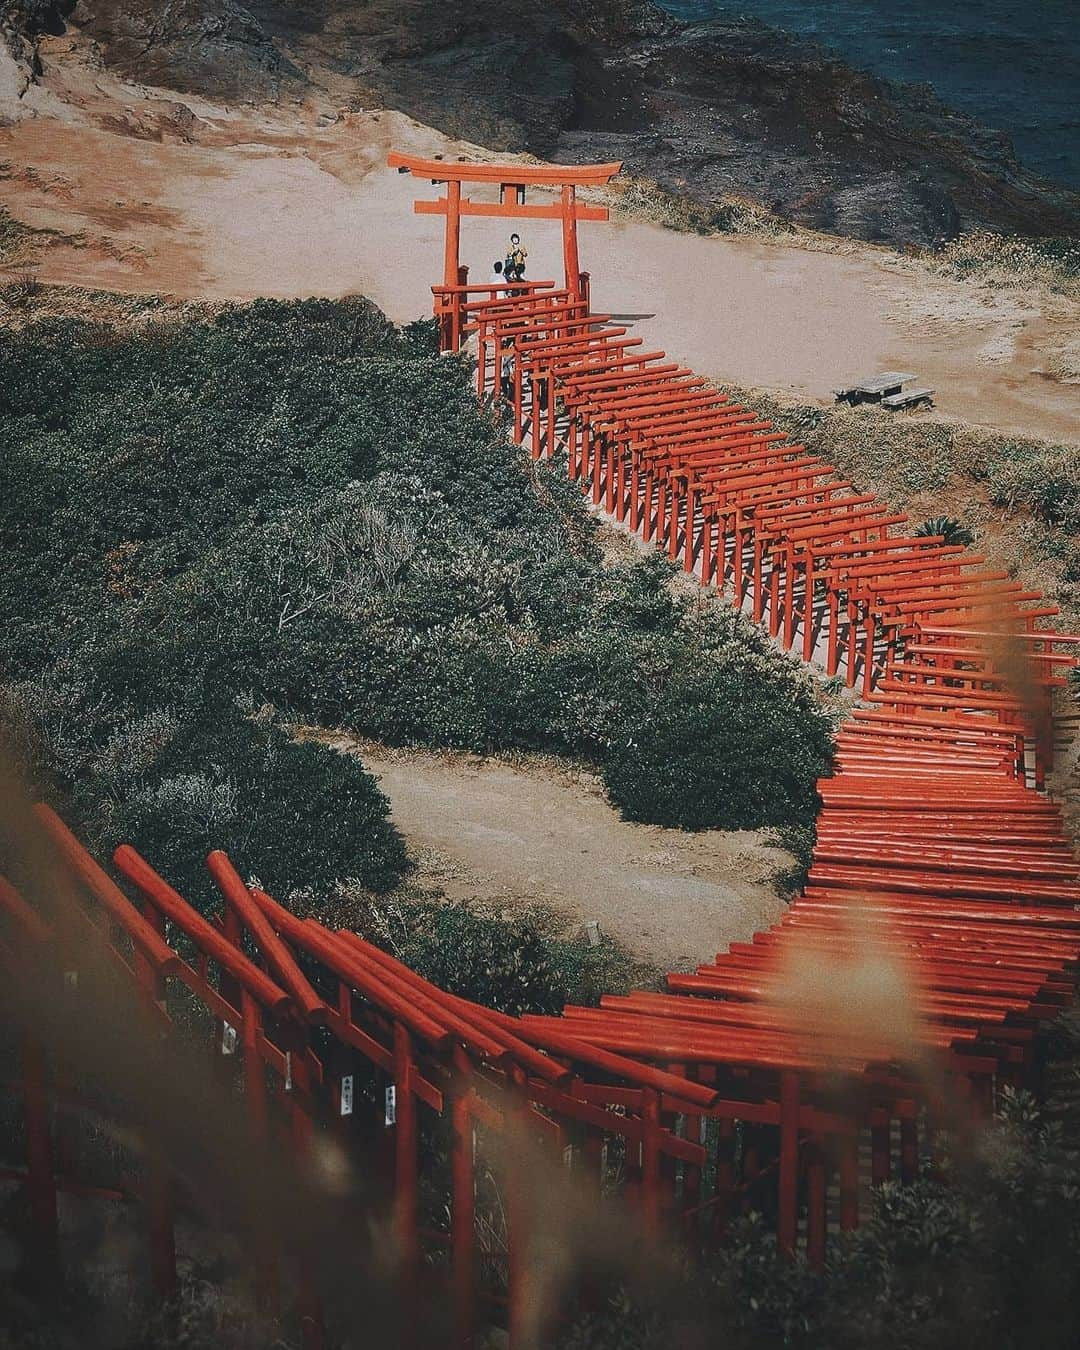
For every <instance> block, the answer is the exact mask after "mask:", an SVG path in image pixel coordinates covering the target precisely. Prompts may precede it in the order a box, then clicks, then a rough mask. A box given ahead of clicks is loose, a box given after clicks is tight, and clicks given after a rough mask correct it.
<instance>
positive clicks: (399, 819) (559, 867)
mask: <svg viewBox="0 0 1080 1350" xmlns="http://www.w3.org/2000/svg"><path fill="white" fill-rule="evenodd" d="M329 740H330V743H331V744H334V745H336V746H338V747H339V748H341V749H349V748H351V747H355V748H356V749H357V750H358V753H359V754H360V756H361V758H362V760H363V763H364V767H365V768H367V769H368V770H370V771H371V772H372V773H373V774H374V775H375V776H376V777H377V778H378V780H379V786H380V787H381V788H382V790H383V791H384V792H385V793H386V794H387V796H388V797H389V798H390V802H391V806H392V809H393V811H392V813H393V819H394V823H395V824H396V825H397V827H398V829H399V830H401V832H402V834H403V835H404V836H405V839H406V841H407V842H408V845H409V849H410V851H411V852H412V853H413V855H414V856H415V857H416V858H417V860H418V862H419V866H420V876H419V880H420V881H421V883H422V884H424V885H428V886H435V887H438V888H439V889H441V890H444V891H445V892H446V894H447V895H448V896H450V897H451V898H452V899H468V898H474V897H478V898H480V899H482V900H484V901H485V902H488V903H492V904H495V905H500V906H505V907H507V908H511V909H512V908H514V907H516V906H519V905H521V904H523V903H527V902H535V901H540V902H542V903H544V904H546V905H548V906H550V907H551V908H552V909H554V910H555V911H557V912H558V913H559V914H561V915H563V916H564V917H565V918H566V919H567V920H568V921H570V922H571V923H573V924H575V925H577V924H584V923H586V922H588V921H589V920H591V919H596V920H598V921H599V923H600V926H601V929H602V930H603V931H604V932H605V933H607V934H608V935H609V936H611V937H614V938H617V939H618V940H619V941H621V942H622V943H623V944H624V945H625V946H626V947H628V948H629V949H630V950H631V951H632V952H634V954H635V955H637V956H639V957H641V958H643V959H645V960H648V961H650V962H653V963H655V964H656V965H657V966H658V967H659V968H660V969H662V970H676V969H682V970H686V969H692V968H693V967H695V966H697V965H699V964H700V963H701V962H702V961H705V960H710V959H711V958H712V956H713V955H714V954H715V953H716V952H717V951H720V950H723V949H725V948H726V947H727V945H728V943H730V942H735V941H748V940H749V939H750V938H751V936H752V935H753V934H754V933H755V932H756V931H757V930H758V929H761V928H765V927H767V926H768V925H769V924H770V923H773V922H775V921H776V920H777V919H778V918H779V917H780V915H781V914H782V913H783V912H784V910H785V909H786V905H785V904H784V902H783V901H782V900H781V899H779V897H778V896H777V895H776V893H775V892H774V891H773V889H772V887H771V885H770V880H769V879H770V878H771V877H772V876H773V875H774V874H775V873H776V871H777V870H778V869H779V868H782V867H784V866H787V865H789V864H790V862H791V859H790V856H789V855H788V854H787V853H785V852H784V851H783V850H781V849H777V848H773V847H771V846H769V845H768V844H767V843H766V842H765V840H764V837H763V835H762V834H760V833H758V832H755V831H748V830H741V831H735V832H731V833H724V832H721V831H718V830H706V831H703V832H701V833H699V834H685V833H683V832H682V831H680V830H663V829H660V828H658V827H656V826H652V825H632V824H629V823H628V822H627V821H624V820H620V818H619V816H618V814H617V812H615V811H614V810H613V809H612V807H611V806H610V805H609V804H608V802H607V800H606V799H605V797H604V794H603V790H602V788H601V787H600V786H599V785H598V784H597V783H595V781H594V780H592V779H591V778H590V776H589V775H588V774H585V773H582V772H574V771H571V770H569V769H568V770H566V771H565V772H562V771H559V770H558V769H555V770H553V769H552V766H551V764H550V763H549V762H548V761H546V760H543V761H538V762H537V763H535V764H534V763H531V762H529V761H524V762H515V763H513V764H511V763H508V762H506V761H502V760H480V759H475V758H473V757H470V756H464V755H460V756H459V755H446V754H431V753H427V752H424V751H394V750H387V749H385V748H383V747H379V746H375V745H373V744H372V743H370V742H354V741H351V740H350V739H349V738H348V737H332V738H329Z"/></svg>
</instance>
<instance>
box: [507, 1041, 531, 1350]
mask: <svg viewBox="0 0 1080 1350" xmlns="http://www.w3.org/2000/svg"><path fill="white" fill-rule="evenodd" d="M511 1082H512V1084H513V1086H512V1088H511V1090H510V1099H509V1100H510V1111H509V1112H508V1123H509V1124H510V1125H511V1128H513V1129H515V1130H517V1131H519V1132H520V1134H519V1138H518V1139H517V1140H516V1141H514V1143H515V1145H516V1147H517V1148H518V1149H520V1150H521V1151H522V1153H523V1154H524V1155H525V1156H527V1153H526V1152H525V1151H526V1149H527V1147H528V1141H527V1131H526V1120H527V1119H528V1114H529V1099H528V1095H527V1090H528V1079H527V1077H526V1074H525V1071H524V1069H521V1068H520V1067H518V1066H517V1065H515V1066H514V1067H513V1068H512V1070H511ZM506 1210H507V1213H506V1219H507V1225H506V1226H507V1239H506V1265H507V1271H506V1277H507V1296H508V1307H507V1333H508V1340H509V1342H510V1346H509V1350H524V1347H525V1346H526V1336H527V1334H528V1330H529V1303H530V1297H531V1289H530V1284H529V1273H530V1270H531V1261H530V1252H529V1246H530V1242H529V1231H530V1225H529V1213H528V1206H527V1201H526V1195H525V1190H524V1187H523V1186H522V1182H521V1173H520V1170H519V1167H518V1166H517V1165H516V1164H515V1162H513V1161H511V1164H510V1166H509V1167H508V1168H507V1169H506Z"/></svg>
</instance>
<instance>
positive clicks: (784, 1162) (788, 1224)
mask: <svg viewBox="0 0 1080 1350" xmlns="http://www.w3.org/2000/svg"><path fill="white" fill-rule="evenodd" d="M778 1189H779V1194H778V1197H777V1199H778V1214H777V1241H778V1245H779V1247H780V1252H781V1254H782V1255H784V1256H788V1257H791V1256H794V1255H795V1237H796V1232H797V1229H798V1213H799V1075H798V1074H797V1073H794V1072H792V1071H791V1070H790V1069H785V1070H784V1071H783V1072H782V1073H781V1074H780V1181H779V1188H778Z"/></svg>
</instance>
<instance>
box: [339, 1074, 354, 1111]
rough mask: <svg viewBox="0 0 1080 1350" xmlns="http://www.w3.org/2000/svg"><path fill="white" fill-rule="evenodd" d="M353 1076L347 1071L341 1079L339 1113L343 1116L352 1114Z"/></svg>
mask: <svg viewBox="0 0 1080 1350" xmlns="http://www.w3.org/2000/svg"><path fill="white" fill-rule="evenodd" d="M352 1094H353V1076H352V1074H351V1073H347V1074H345V1075H344V1076H343V1077H342V1080H341V1114H342V1115H343V1116H351V1115H352V1104H353V1095H352Z"/></svg>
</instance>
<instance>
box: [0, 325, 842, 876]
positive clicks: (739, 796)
mask: <svg viewBox="0 0 1080 1350" xmlns="http://www.w3.org/2000/svg"><path fill="white" fill-rule="evenodd" d="M433 337H434V334H433V330H432V326H431V325H430V324H417V325H413V326H411V327H410V328H408V329H404V330H400V331H399V330H396V329H394V328H393V327H392V326H391V325H390V324H388V323H387V322H386V320H385V319H384V318H383V317H382V315H381V314H379V313H378V311H377V310H375V309H374V308H373V307H372V306H371V305H369V304H368V303H367V302H366V301H363V300H351V301H344V302H330V301H307V302H302V303H296V304H285V303H280V302H270V301H261V302H258V303H256V304H254V305H250V306H246V307H228V308H225V309H223V310H222V311H220V312H219V313H216V314H210V315H198V316H195V317H194V318H188V319H187V320H186V321H170V320H166V319H162V320H160V321H158V322H157V323H156V324H154V325H152V326H148V327H146V328H145V329H143V330H142V331H141V332H139V333H137V334H133V335H127V336H124V335H122V334H119V333H117V331H116V330H114V329H111V328H107V327H105V326H103V325H100V324H87V323H80V322H74V321H58V320H47V321H43V322H40V323H30V324H28V325H27V326H26V327H25V328H24V329H23V330H22V331H21V332H20V333H18V334H13V335H12V334H9V335H8V336H6V337H5V338H3V339H2V340H0V390H2V393H0V432H2V433H3V435H4V439H5V444H6V446H7V450H6V453H5V456H4V457H3V460H2V461H0V545H2V547H3V549H4V554H5V560H6V565H5V569H4V574H3V577H2V579H0V601H2V603H3V606H4V612H5V617H6V620H7V622H6V623H5V626H4V628H3V629H2V630H0V662H2V663H3V668H4V669H5V671H6V672H7V676H8V679H9V681H10V682H11V684H12V685H13V686H15V691H14V693H13V695H12V697H11V698H9V708H10V709H21V710H22V713H21V715H23V716H29V717H30V720H31V721H36V722H37V723H38V724H39V726H43V727H44V734H43V737H42V739H41V740H40V746H43V747H44V749H43V750H41V751H40V753H38V754H37V761H38V762H37V763H36V769H37V771H38V772H39V774H41V773H44V775H45V776H47V777H51V778H52V780H53V781H54V782H55V783H56V785H57V788H58V790H59V791H61V792H62V793H63V794H64V795H65V797H66V799H67V801H68V802H69V805H70V809H71V810H73V811H74V812H75V814H76V818H77V820H78V821H79V822H81V823H82V826H83V828H84V830H85V831H87V832H88V833H89V834H90V835H91V837H92V838H93V839H94V840H95V841H97V842H100V844H101V845H102V846H107V845H109V844H111V843H112V842H115V841H116V840H117V839H119V838H129V839H130V840H131V842H133V843H135V844H136V846H137V847H140V848H142V847H145V849H146V851H147V852H148V853H149V854H150V855H151V857H155V856H156V857H157V858H158V859H159V860H160V859H167V860H168V861H169V864H170V865H171V866H173V868H174V870H176V872H177V875H182V876H183V877H184V878H186V879H189V881H190V884H191V885H192V886H196V885H197V884H198V883H197V882H196V879H195V878H196V869H195V864H194V862H192V861H191V860H193V859H197V858H198V855H200V854H201V853H202V852H204V851H205V847H206V845H207V844H208V843H216V844H218V845H220V846H223V847H226V848H229V849H230V850H231V851H233V852H235V853H236V855H237V857H238V860H239V861H240V863H241V864H242V865H243V866H245V867H247V868H249V869H251V870H253V871H255V872H257V873H258V874H259V875H260V877H261V878H262V879H263V880H264V881H265V882H266V884H267V885H268V886H272V887H277V888H278V889H279V890H281V891H283V893H286V894H287V893H288V891H289V890H290V889H292V888H294V887H296V886H300V885H302V884H303V883H304V882H305V881H311V882H312V883H313V884H320V885H321V884H327V883H329V882H330V881H332V880H334V879H335V878H337V877H343V876H352V877H358V878H360V879H361V880H362V881H363V882H364V884H365V885H368V886H372V887H376V888H381V887H386V886H389V885H391V884H393V882H394V881H395V880H396V879H397V878H398V877H400V876H401V874H402V870H403V868H404V866H405V855H404V852H403V850H402V847H401V843H400V840H398V839H397V837H396V836H395V835H394V833H393V830H392V829H391V827H390V826H389V825H388V824H387V822H386V816H385V811H386V804H385V801H384V800H383V799H382V798H381V796H380V795H379V794H378V793H377V792H376V791H375V789H374V787H373V785H372V784H371V782H370V779H367V778H366V777H365V776H364V775H363V772H362V770H361V769H359V768H358V767H357V766H356V764H355V763H350V762H348V761H345V760H342V759H341V758H340V757H336V756H333V755H332V754H331V752H329V751H326V750H324V749H322V748H321V747H317V746H308V747H302V748H298V747H290V746H289V743H288V737H287V734H286V732H285V730H284V726H285V724H286V722H287V720H288V719H293V720H302V721H304V722H316V723H321V724H323V725H330V726H342V727H347V728H349V729H351V730H353V731H356V732H359V733H362V734H365V735H369V736H374V737H378V738H381V739H383V740H386V741H389V742H394V743H399V744H407V743H412V744H426V745H441V746H449V747H457V748H464V749H470V750H476V751H481V752H485V751H492V750H500V749H509V748H515V747H520V748H528V749H537V750H547V751H555V752H558V753H560V754H567V755H571V756H575V757H578V758H580V759H585V760H588V761H590V762H592V763H594V764H596V765H597V766H598V767H599V769H600V772H601V773H602V774H603V775H604V778H605V781H606V782H607V784H608V786H609V789H610V791H611V794H612V799H613V800H614V801H615V802H616V804H617V805H618V806H619V807H620V808H621V809H622V810H623V811H624V813H625V814H627V815H628V816H631V817H632V818H634V819H640V820H652V821H662V822H663V823H665V824H676V825H683V826H686V827H689V828H699V827H703V826H710V825H743V826H753V825H759V824H781V823H785V822H787V823H799V822H802V823H807V822H808V821H809V820H810V819H812V817H813V814H814V807H815V798H814V782H815V779H816V778H817V776H818V775H819V774H820V773H821V771H822V770H823V768H824V767H825V765H826V764H827V761H828V754H829V731H830V726H829V722H828V720H827V718H826V717H825V716H824V715H823V714H821V713H820V712H819V711H818V710H817V708H816V706H815V703H814V700H813V698H812V697H811V693H810V686H809V684H808V682H807V679H806V677H805V675H804V674H803V673H802V672H801V670H800V669H799V668H798V666H797V664H796V663H795V662H794V661H792V660H789V659H787V658H785V657H782V656H780V655H779V654H777V653H776V652H775V650H774V649H773V648H772V647H771V646H770V644H769V643H768V642H767V640H765V639H764V638H763V637H761V635H760V634H759V633H758V632H757V631H756V630H755V629H753V627H752V626H751V625H749V624H748V623H746V622H745V621H744V620H742V619H741V618H739V617H738V616H736V615H734V614H732V613H730V612H728V611H716V612H713V611H711V610H710V609H709V607H708V606H707V605H705V604H703V603H701V602H698V601H694V602H691V601H690V600H684V599H676V598H675V597H674V596H673V594H672V590H671V587H670V585H669V578H670V575H671V571H670V568H669V566H668V565H667V564H666V563H665V562H663V561H662V560H660V559H659V558H656V557H651V558H649V559H646V560H644V561H640V562H636V563H634V564H632V565H631V564H624V565H619V566H612V567H608V566H605V565H604V562H603V559H602V557H601V553H600V549H599V547H598V544H597V540H596V530H597V526H596V524H595V523H594V521H593V519H592V518H591V517H590V515H589V514H588V511H587V509H586V508H585V505H584V503H583V501H582V499H581V496H580V494H579V493H578V491H577V489H576V488H575V487H573V486H572V485H569V484H568V483H567V481H566V478H565V471H564V470H562V469H560V467H559V466H557V465H555V466H547V465H535V464H533V463H532V462H531V461H530V460H528V459H527V457H526V456H524V455H523V454H522V453H521V451H520V450H519V449H518V448H517V447H516V446H514V445H512V444H510V443H509V442H508V440H507V438H506V435H505V429H504V427H503V426H502V425H501V423H500V421H499V418H498V417H497V416H495V415H492V414H491V413H490V412H485V411H483V410H481V409H480V408H479V406H478V405H477V402H476V399H475V397H474V394H473V391H472V388H471V382H470V379H469V374H468V369H467V366H466V364H465V362H464V361H461V360H455V359H447V358H440V357H439V356H437V355H436V354H435V353H434V341H433ZM34 691H36V692H34ZM35 699H36V700H37V703H35ZM39 704H40V706H38V705H39ZM264 705H267V706H268V707H269V708H270V709H271V710H273V709H279V710H280V712H279V713H274V712H273V711H271V712H269V713H268V714H266V716H265V717H263V718H262V719H261V720H260V719H259V718H258V717H256V716H255V710H256V709H259V708H262V707H264ZM11 734H13V735H14V734H15V733H11ZM18 734H19V736H22V739H23V740H24V741H25V736H23V734H22V733H21V732H20V733H18ZM135 764H138V765H139V767H138V769H137V771H136V770H135V769H132V768H131V766H132V765H135ZM253 822H259V824H258V825H256V824H254V823H253ZM185 859H187V860H188V861H187V862H185V861H184V860H185Z"/></svg>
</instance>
